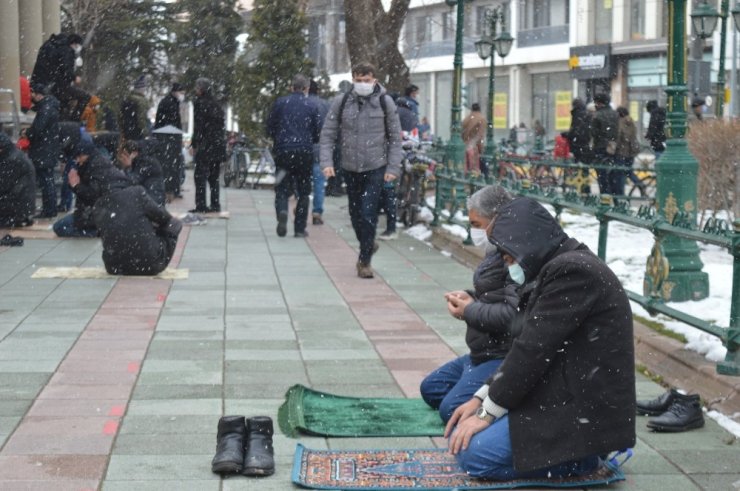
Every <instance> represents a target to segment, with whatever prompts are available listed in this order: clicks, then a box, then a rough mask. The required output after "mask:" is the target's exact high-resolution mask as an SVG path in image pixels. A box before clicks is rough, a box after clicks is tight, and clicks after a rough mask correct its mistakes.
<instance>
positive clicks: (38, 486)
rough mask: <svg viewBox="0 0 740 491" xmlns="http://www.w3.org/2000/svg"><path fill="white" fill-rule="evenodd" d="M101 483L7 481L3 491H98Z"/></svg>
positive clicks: (96, 481)
mask: <svg viewBox="0 0 740 491" xmlns="http://www.w3.org/2000/svg"><path fill="white" fill-rule="evenodd" d="M99 484H100V482H99V481H98V480H97V479H88V480H73V481H59V480H56V479H50V480H48V481H37V480H34V481H6V482H3V491H48V490H49V489H52V487H53V489H54V491H92V490H94V489H98V485H99Z"/></svg>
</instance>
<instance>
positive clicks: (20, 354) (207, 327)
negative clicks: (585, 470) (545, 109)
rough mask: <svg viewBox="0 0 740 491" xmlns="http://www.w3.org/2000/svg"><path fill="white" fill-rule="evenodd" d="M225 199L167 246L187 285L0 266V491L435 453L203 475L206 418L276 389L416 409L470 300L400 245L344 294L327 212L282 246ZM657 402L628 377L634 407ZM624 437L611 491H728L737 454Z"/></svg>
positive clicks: (225, 485) (698, 440) (216, 483)
mask: <svg viewBox="0 0 740 491" xmlns="http://www.w3.org/2000/svg"><path fill="white" fill-rule="evenodd" d="M224 194H225V199H224V202H225V206H226V208H227V209H228V210H229V211H230V218H229V219H215V218H211V219H209V220H208V223H207V224H206V225H205V226H200V227H192V228H189V227H187V228H186V230H187V233H186V234H185V235H184V236H183V237H182V238H181V240H180V244H179V249H178V253H177V255H176V257H175V259H174V263H175V264H176V265H177V267H179V268H187V269H189V277H188V279H187V280H174V281H168V280H159V279H156V280H155V279H148V278H143V279H142V278H120V279H104V280H64V279H31V278H30V277H31V274H32V273H33V271H35V270H36V269H37V268H38V267H42V266H100V265H102V261H101V260H100V252H101V248H100V244H99V241H97V240H90V239H77V240H60V239H27V240H26V243H25V245H24V246H23V247H17V248H0V489H3V490H21V489H23V490H29V489H31V490H35V489H40V490H41V489H43V490H47V489H53V490H86V489H103V490H134V489H136V490H149V489H152V490H153V489H157V490H160V489H187V490H190V489H193V490H238V489H250V490H251V489H259V490H288V489H294V486H293V485H292V484H291V481H290V471H291V466H292V459H293V454H294V450H295V445H296V443H298V442H300V443H303V444H304V445H306V446H307V447H311V448H321V449H324V448H335V449H340V448H402V447H414V448H423V447H430V446H444V441H442V440H441V439H439V438H372V439H371V438H350V439H338V438H328V439H327V438H318V437H301V438H299V439H290V438H287V437H285V436H283V435H282V434H280V433H279V432H278V434H277V435H276V436H275V453H276V463H277V470H276V473H275V475H274V476H272V477H269V478H263V479H248V478H244V477H233V478H229V479H221V478H219V476H217V475H214V474H212V473H211V472H210V460H211V458H212V456H213V452H214V449H215V437H216V423H217V421H218V418H219V417H220V416H221V415H224V414H244V415H247V416H254V415H268V416H271V417H273V418H275V417H276V416H277V408H278V406H279V405H280V403H281V402H282V398H283V395H284V393H285V391H286V390H287V389H288V387H290V386H291V385H293V384H296V383H302V384H306V385H309V386H311V387H314V388H316V389H318V390H325V391H331V392H334V393H340V394H346V395H354V396H383V397H401V396H406V397H416V396H418V384H419V382H420V380H421V378H422V377H423V376H424V374H425V373H427V372H428V371H430V370H431V369H432V368H434V367H436V366H438V365H439V364H441V363H442V362H444V361H446V360H448V359H449V358H451V357H452V356H454V355H455V353H463V352H465V343H464V339H463V329H462V326H461V324H460V323H459V321H456V320H455V319H452V318H451V317H450V316H449V315H448V314H447V311H446V308H445V305H444V302H443V301H442V295H443V293H444V292H445V291H448V290H451V289H459V288H461V287H468V286H469V285H470V282H471V271H470V270H469V269H468V268H466V267H465V266H462V265H461V264H459V263H457V262H455V261H454V260H452V259H450V258H449V257H447V256H445V255H443V254H441V253H439V252H438V251H436V250H434V249H432V248H431V247H429V246H427V245H426V244H424V243H421V242H418V241H416V240H414V239H412V238H410V237H409V236H407V235H405V234H400V236H399V238H398V239H397V240H395V241H390V242H384V243H382V244H381V249H380V251H379V252H378V253H377V255H376V256H375V257H374V259H373V266H374V268H375V270H376V278H375V279H373V280H360V279H358V278H357V277H356V275H355V269H354V264H355V261H356V246H357V245H356V241H355V239H354V233H353V231H352V230H351V227H350V225H349V217H348V215H347V210H346V199H344V198H327V200H326V206H325V208H326V213H325V220H326V224H325V225H323V226H311V225H309V229H308V230H309V232H310V236H309V237H308V239H296V238H293V237H292V233H290V232H292V226H289V234H288V236H287V237H285V238H279V237H277V236H276V234H275V225H276V221H275V216H274V210H273V198H274V195H273V193H272V192H271V191H269V190H232V189H229V190H226V192H225V193H224ZM189 204H190V203H184V202H177V203H175V205H174V206H173V209H174V210H179V209H185V208H187V206H188V205H189ZM381 222H383V223H382V224H383V225H384V219H381ZM289 225H290V224H289ZM663 390H664V389H663V388H662V387H660V386H659V385H657V384H655V383H654V382H652V381H649V380H647V379H645V378H644V377H642V376H639V375H638V382H637V392H638V396H639V397H642V398H646V397H652V396H655V395H658V394H660V393H662V392H663ZM637 428H638V437H639V441H638V444H637V446H636V448H635V456H634V457H633V458H632V460H630V461H629V462H628V463H627V464H625V471H626V474H627V477H628V479H627V481H626V482H624V483H620V484H617V485H613V486H611V487H610V489H625V490H627V489H630V490H632V489H635V490H653V489H655V490H657V489H660V490H663V489H672V490H676V491H679V490H693V489H707V490H721V489H730V490H731V489H740V451H738V444H739V443H738V441H737V439H734V438H733V437H732V435H730V434H729V433H727V432H726V431H724V430H723V429H722V428H720V427H719V426H718V425H717V424H715V423H714V422H713V421H712V420H710V419H707V425H706V427H705V428H703V429H700V430H696V431H692V432H689V433H681V434H655V433H650V432H648V431H647V430H646V428H645V419H644V418H640V417H638V419H637ZM733 484H734V486H733Z"/></svg>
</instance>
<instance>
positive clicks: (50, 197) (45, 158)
mask: <svg viewBox="0 0 740 491" xmlns="http://www.w3.org/2000/svg"><path fill="white" fill-rule="evenodd" d="M31 99H32V100H33V107H34V110H35V111H36V117H35V118H33V123H31V127H30V128H28V129H27V130H26V132H25V134H26V137H27V138H28V140H29V142H30V143H31V146H30V148H29V149H28V156H29V157H30V158H31V161H32V162H33V165H34V167H35V168H36V178H37V179H38V181H39V186H40V187H41V202H42V205H41V213H39V214H38V215H37V218H53V217H55V216H56V214H57V188H56V186H55V185H54V168H55V167H56V165H57V163H58V162H59V152H60V150H61V148H60V146H59V101H58V100H57V99H56V97H54V96H52V95H47V94H46V88H45V87H44V86H43V85H41V84H39V83H37V82H33V83H32V84H31Z"/></svg>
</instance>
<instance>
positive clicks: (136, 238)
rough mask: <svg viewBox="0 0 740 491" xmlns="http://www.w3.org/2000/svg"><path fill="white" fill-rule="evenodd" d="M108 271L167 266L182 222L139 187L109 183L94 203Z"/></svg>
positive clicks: (139, 272)
mask: <svg viewBox="0 0 740 491" xmlns="http://www.w3.org/2000/svg"><path fill="white" fill-rule="evenodd" d="M93 217H94V219H95V225H96V226H97V227H98V230H99V231H100V238H101V239H102V240H103V263H105V270H106V271H108V273H109V274H122V275H136V276H142V275H155V274H158V273H161V272H162V271H164V270H165V268H167V265H168V264H169V263H170V260H171V259H172V255H173V254H174V252H175V246H177V237H178V235H179V234H180V231H181V230H182V222H181V221H180V220H178V219H176V218H174V217H173V216H172V215H170V214H169V213H167V210H165V209H164V207H163V206H160V205H158V204H157V203H155V202H154V201H153V200H152V198H150V197H149V195H148V194H147V192H146V190H145V189H144V188H143V187H141V186H127V187H125V186H119V187H116V186H111V187H110V188H109V189H108V191H107V192H106V193H105V194H104V195H103V196H102V197H101V198H100V199H99V200H98V201H97V203H95V207H94V209H93Z"/></svg>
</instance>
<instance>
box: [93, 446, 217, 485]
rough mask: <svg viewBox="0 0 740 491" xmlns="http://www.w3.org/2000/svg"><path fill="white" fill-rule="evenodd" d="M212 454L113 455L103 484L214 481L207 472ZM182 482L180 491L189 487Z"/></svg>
mask: <svg viewBox="0 0 740 491" xmlns="http://www.w3.org/2000/svg"><path fill="white" fill-rule="evenodd" d="M212 453H213V452H210V453H209V454H203V455H113V456H112V457H111V459H110V464H109V465H108V472H107V474H106V476H105V480H106V481H149V480H151V481H155V480H156V481H191V480H193V481H201V480H202V481H218V480H219V479H220V477H219V476H218V475H216V474H213V473H212V472H211V459H212V458H213V455H212ZM189 484H190V483H187V482H184V483H183V489H188V488H190V486H189Z"/></svg>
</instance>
